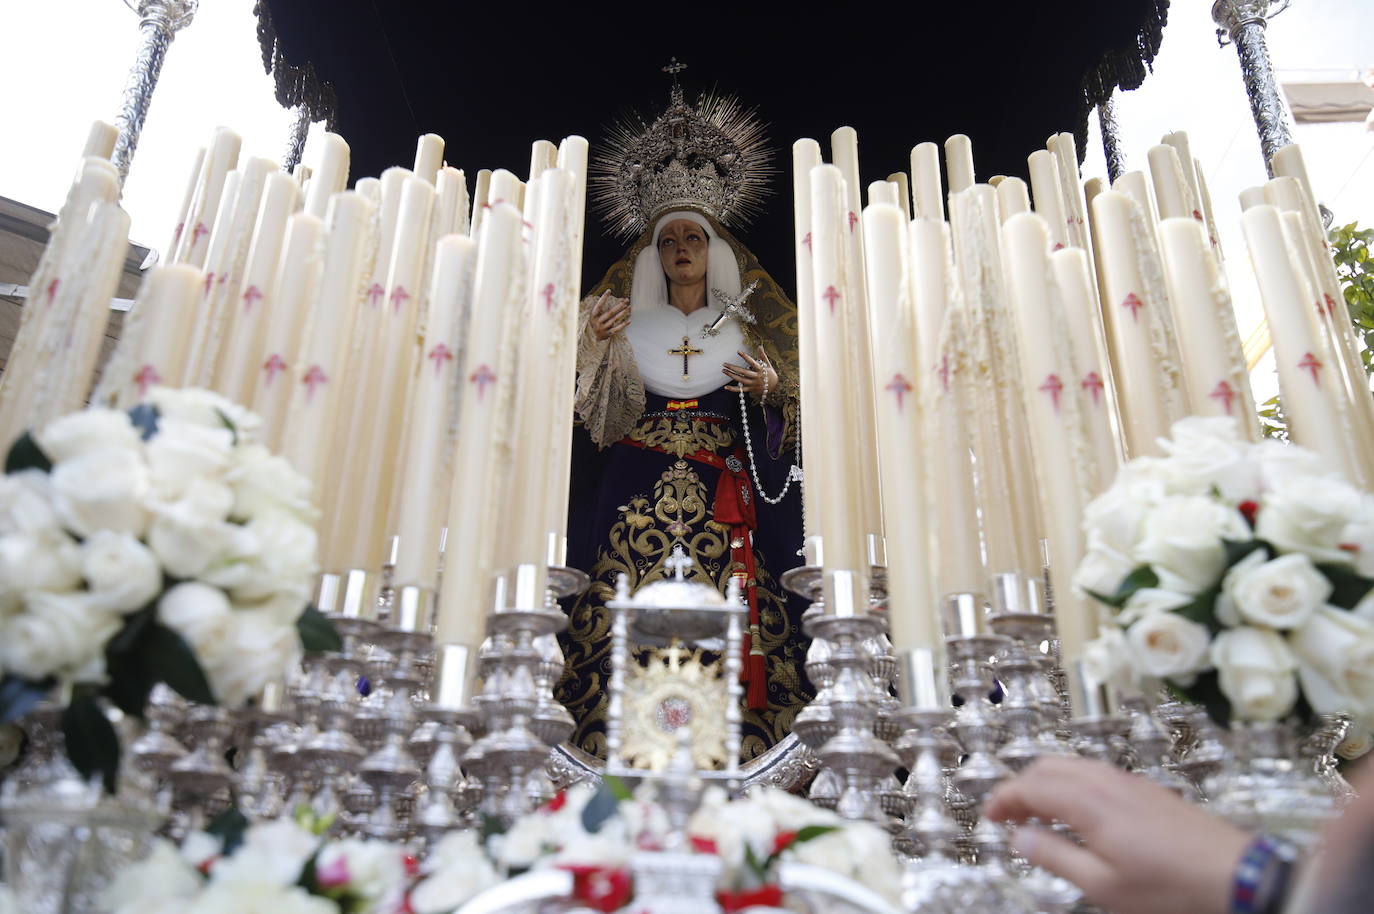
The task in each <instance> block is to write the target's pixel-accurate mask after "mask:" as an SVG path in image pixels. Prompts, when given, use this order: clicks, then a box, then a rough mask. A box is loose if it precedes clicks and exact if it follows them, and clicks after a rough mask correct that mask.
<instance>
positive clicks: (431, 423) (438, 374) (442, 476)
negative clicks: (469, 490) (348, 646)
mask: <svg viewBox="0 0 1374 914" xmlns="http://www.w3.org/2000/svg"><path fill="white" fill-rule="evenodd" d="M437 248H438V254H437V256H436V257H435V265H434V276H433V285H432V287H431V291H430V296H429V302H430V308H429V315H428V319H427V322H426V325H425V337H424V345H423V347H422V352H423V353H424V356H423V362H422V364H421V365H420V366H419V369H418V373H417V375H416V379H415V391H414V396H413V398H412V403H411V409H410V415H411V422H410V423H409V429H408V441H407V443H406V458H405V464H404V466H403V468H402V471H401V479H402V480H404V481H405V483H406V484H405V485H402V486H401V487H400V493H399V509H398V511H397V525H396V531H397V535H398V537H399V539H400V548H399V550H398V551H397V554H396V555H397V557H396V572H395V576H396V580H397V582H398V583H399V584H400V585H401V586H407V585H415V586H419V587H424V588H428V589H433V588H434V586H435V583H436V580H435V577H436V573H437V571H438V565H439V531H440V530H441V529H442V527H443V525H444V521H445V520H446V519H447V518H448V494H449V493H448V487H449V481H450V479H451V478H452V474H451V471H450V464H451V462H452V453H451V451H452V447H453V429H452V428H451V427H450V425H449V420H450V417H451V416H452V414H453V406H454V397H455V396H456V394H457V391H458V387H459V385H458V383H457V380H456V379H457V375H458V372H459V368H460V365H459V359H460V357H461V353H460V352H459V349H458V345H459V344H458V338H459V331H460V326H461V322H462V321H463V319H464V318H465V317H466V316H467V312H468V310H469V307H470V298H471V295H472V270H473V260H474V258H475V256H476V244H475V242H473V241H472V239H470V238H467V237H465V236H461V235H447V236H445V237H443V238H441V239H440V240H439V242H438V245H437ZM522 443H523V442H522Z"/></svg>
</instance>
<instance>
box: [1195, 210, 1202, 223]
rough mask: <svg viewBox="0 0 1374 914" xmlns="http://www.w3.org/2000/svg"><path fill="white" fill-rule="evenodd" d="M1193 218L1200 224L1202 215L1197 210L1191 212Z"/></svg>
mask: <svg viewBox="0 0 1374 914" xmlns="http://www.w3.org/2000/svg"><path fill="white" fill-rule="evenodd" d="M1193 218H1194V219H1196V220H1197V221H1198V222H1201V221H1202V213H1200V212H1198V211H1197V210H1193Z"/></svg>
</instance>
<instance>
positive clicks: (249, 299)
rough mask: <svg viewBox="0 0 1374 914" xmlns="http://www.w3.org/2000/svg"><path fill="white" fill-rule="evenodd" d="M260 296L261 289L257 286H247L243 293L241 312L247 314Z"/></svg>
mask: <svg viewBox="0 0 1374 914" xmlns="http://www.w3.org/2000/svg"><path fill="white" fill-rule="evenodd" d="M261 298H262V290H261V289H259V288H258V287H257V286H249V287H248V288H247V289H246V290H245V291H244V293H243V313H244V314H247V313H248V312H249V311H252V310H253V305H255V304H257V303H258V301H259V299H261Z"/></svg>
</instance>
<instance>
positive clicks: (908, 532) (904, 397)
mask: <svg viewBox="0 0 1374 914" xmlns="http://www.w3.org/2000/svg"><path fill="white" fill-rule="evenodd" d="M883 183H887V182H883ZM888 186H890V187H892V188H893V191H894V194H893V195H894V196H895V190H896V187H895V185H891V184H889V185H888ZM870 194H871V191H870ZM863 220H864V238H865V240H866V242H867V252H866V253H867V257H866V258H865V268H866V273H867V279H868V289H869V294H870V296H871V301H872V305H873V322H874V324H875V325H876V326H878V327H880V328H882V332H881V333H879V334H877V337H876V340H877V342H876V345H875V346H874V348H873V386H874V389H875V390H877V392H878V400H877V407H876V416H877V423H876V424H877V430H878V442H877V443H878V465H879V466H880V467H881V468H882V473H883V479H882V486H881V489H882V498H883V517H884V518H886V520H887V523H886V525H885V527H884V531H885V534H886V537H887V548H888V551H889V554H890V555H891V556H892V557H893V560H892V561H891V562H890V563H889V564H888V568H887V583H888V587H887V591H888V602H887V609H888V612H887V618H888V631H889V633H890V636H891V638H892V644H893V646H894V647H895V648H896V649H897V650H898V651H902V650H907V649H909V648H914V647H926V648H935V647H938V646H939V645H940V643H941V636H940V623H939V619H938V617H937V614H936V611H935V607H936V600H935V591H934V587H933V586H932V583H931V576H930V569H929V566H928V564H927V562H928V559H929V554H930V536H929V528H928V526H927V523H928V517H929V512H928V510H927V504H926V497H925V491H924V486H923V484H922V483H923V481H924V480H923V476H922V473H920V472H914V471H913V457H915V455H918V454H922V453H925V452H927V451H926V449H925V448H924V447H923V446H922V445H923V443H924V439H923V436H922V422H921V396H920V389H919V383H920V369H919V368H918V366H917V361H916V348H917V342H916V313H915V307H914V303H913V301H912V288H911V276H910V269H909V267H910V264H909V252H908V242H907V235H906V227H907V218H906V213H904V212H903V211H902V209H901V207H899V206H897V204H896V201H895V200H894V201H893V202H891V203H878V204H869V206H868V208H867V209H865V210H864V215H863Z"/></svg>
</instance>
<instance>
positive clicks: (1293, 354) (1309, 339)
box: [1240, 204, 1369, 487]
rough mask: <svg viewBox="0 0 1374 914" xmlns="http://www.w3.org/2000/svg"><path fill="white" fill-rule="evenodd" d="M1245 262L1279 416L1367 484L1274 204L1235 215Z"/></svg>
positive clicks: (1309, 297) (1305, 442) (1307, 443)
mask: <svg viewBox="0 0 1374 914" xmlns="http://www.w3.org/2000/svg"><path fill="white" fill-rule="evenodd" d="M1240 221H1241V227H1242V228H1243V229H1244V230H1245V240H1246V243H1247V244H1248V245H1249V247H1250V262H1251V264H1252V265H1253V266H1254V269H1255V278H1256V279H1258V280H1259V287H1260V298H1261V300H1262V301H1263V303H1264V313H1265V316H1266V317H1267V318H1268V320H1269V329H1270V332H1271V334H1272V336H1273V340H1274V357H1275V361H1276V362H1277V364H1278V370H1279V390H1280V391H1281V393H1282V395H1283V405H1284V415H1285V417H1286V418H1287V419H1288V428H1289V432H1290V434H1291V436H1292V438H1293V440H1294V441H1295V442H1297V443H1298V444H1300V445H1302V446H1303V447H1307V448H1311V449H1312V450H1314V451H1316V452H1317V453H1319V454H1321V455H1322V456H1324V457H1325V458H1326V459H1327V460H1329V461H1330V462H1331V464H1332V466H1334V467H1336V468H1337V469H1339V470H1340V471H1341V473H1343V474H1344V475H1345V478H1346V479H1347V480H1349V481H1350V482H1351V483H1353V484H1354V485H1357V486H1361V487H1365V486H1368V485H1369V480H1368V479H1367V478H1366V469H1367V468H1366V467H1363V466H1361V465H1360V462H1359V460H1358V458H1357V456H1356V454H1355V453H1354V452H1353V448H1352V441H1351V436H1352V431H1353V429H1352V428H1351V425H1350V417H1349V413H1348V409H1347V408H1346V407H1347V403H1346V398H1345V392H1344V390H1342V389H1340V388H1339V387H1338V386H1337V385H1336V383H1335V382H1336V377H1337V376H1336V374H1335V372H1334V369H1335V367H1336V366H1334V365H1332V364H1331V361H1332V357H1331V355H1330V354H1329V352H1328V349H1327V347H1326V346H1325V345H1324V343H1325V341H1324V340H1323V339H1322V337H1321V336H1320V335H1319V334H1318V325H1317V323H1316V314H1315V313H1314V311H1313V308H1312V305H1311V302H1312V301H1314V296H1313V292H1312V290H1311V289H1310V288H1308V287H1307V283H1306V280H1305V278H1304V277H1303V275H1302V273H1301V272H1299V270H1298V269H1297V268H1296V267H1295V265H1294V264H1293V262H1292V259H1291V257H1290V255H1289V251H1288V244H1287V241H1286V240H1285V238H1284V231H1283V221H1282V218H1281V216H1280V214H1279V211H1278V209H1277V208H1275V207H1273V206H1269V205H1267V204H1266V205H1263V206H1254V207H1251V208H1250V209H1248V210H1246V211H1245V212H1244V213H1242V214H1241V217H1240Z"/></svg>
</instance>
